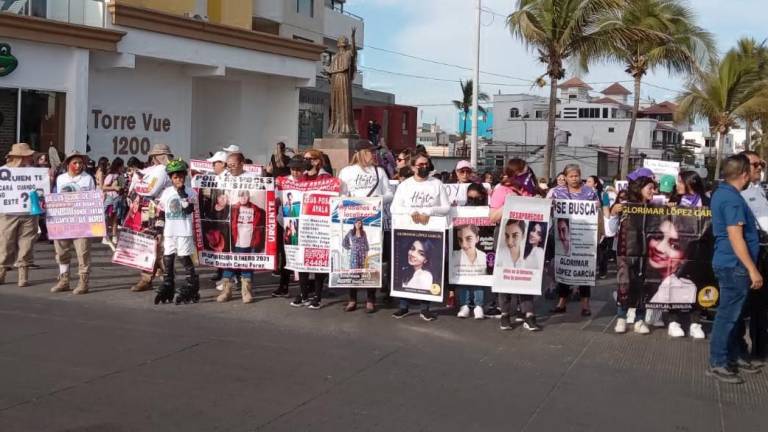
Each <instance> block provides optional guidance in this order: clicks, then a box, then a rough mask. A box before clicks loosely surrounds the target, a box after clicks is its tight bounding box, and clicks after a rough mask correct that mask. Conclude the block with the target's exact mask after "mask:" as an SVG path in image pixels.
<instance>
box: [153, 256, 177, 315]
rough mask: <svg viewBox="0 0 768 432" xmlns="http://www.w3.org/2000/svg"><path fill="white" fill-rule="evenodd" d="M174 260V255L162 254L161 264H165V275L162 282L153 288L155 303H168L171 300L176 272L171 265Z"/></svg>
mask: <svg viewBox="0 0 768 432" xmlns="http://www.w3.org/2000/svg"><path fill="white" fill-rule="evenodd" d="M174 261H176V255H175V254H174V255H163V265H165V276H163V283H162V284H160V286H159V287H157V288H156V289H155V292H156V293H157V295H156V296H155V304H160V303H170V302H172V301H173V292H174V289H175V285H176V272H175V271H174V268H173V265H174Z"/></svg>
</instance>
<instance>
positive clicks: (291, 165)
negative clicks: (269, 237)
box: [272, 156, 308, 297]
mask: <svg viewBox="0 0 768 432" xmlns="http://www.w3.org/2000/svg"><path fill="white" fill-rule="evenodd" d="M287 165H288V169H289V170H290V174H289V175H287V176H283V177H281V179H282V180H279V181H280V182H282V181H285V180H290V181H295V182H298V181H301V179H302V177H303V176H304V171H306V169H307V168H308V165H307V163H306V162H305V161H304V158H303V157H301V156H295V157H293V158H291V160H289V161H288V164H287ZM287 195H291V193H290V192H289V193H288V194H287ZM286 201H288V199H286ZM278 204H279V205H278V207H277V208H278V213H277V222H278V224H277V241H278V245H277V263H278V269H279V271H280V284H279V285H278V287H277V289H276V290H275V291H273V292H272V297H288V296H289V295H290V291H289V289H288V287H289V285H290V283H291V274H292V273H293V272H292V271H291V270H288V269H287V268H285V264H286V261H285V245H286V244H289V245H290V244H293V242H292V241H293V238H294V237H296V239H298V237H297V234H296V229H295V227H294V220H298V219H292V218H291V215H292V212H291V209H293V208H294V207H296V216H298V212H299V209H300V205H301V203H298V202H297V203H296V204H295V205H294V203H293V196H292V195H291V197H290V203H289V202H279V203H278ZM286 209H287V210H286Z"/></svg>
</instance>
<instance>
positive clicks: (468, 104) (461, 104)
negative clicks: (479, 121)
mask: <svg viewBox="0 0 768 432" xmlns="http://www.w3.org/2000/svg"><path fill="white" fill-rule="evenodd" d="M472 84H473V82H472V80H471V79H468V80H467V81H461V80H459V86H460V87H461V100H454V101H453V105H454V106H455V107H456V109H458V110H461V111H463V112H464V127H463V129H462V131H461V138H462V144H461V147H462V149H463V152H464V154H463V156H465V157H466V151H467V117H469V110H471V109H472ZM489 99H490V98H489V97H488V95H487V94H486V93H483V92H480V93H478V94H477V100H478V101H479V102H488V100H489ZM477 111H478V113H483V114H485V108H483V107H481V106H480V105H478V106H477Z"/></svg>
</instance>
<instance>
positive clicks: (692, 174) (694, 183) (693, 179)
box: [680, 171, 709, 206]
mask: <svg viewBox="0 0 768 432" xmlns="http://www.w3.org/2000/svg"><path fill="white" fill-rule="evenodd" d="M680 180H682V182H683V184H684V185H685V193H686V194H687V193H688V191H691V192H693V193H695V194H698V195H699V198H700V199H701V203H702V204H703V205H704V206H709V197H707V191H706V189H705V188H704V180H702V179H701V176H700V175H699V173H697V172H696V171H682V172H680Z"/></svg>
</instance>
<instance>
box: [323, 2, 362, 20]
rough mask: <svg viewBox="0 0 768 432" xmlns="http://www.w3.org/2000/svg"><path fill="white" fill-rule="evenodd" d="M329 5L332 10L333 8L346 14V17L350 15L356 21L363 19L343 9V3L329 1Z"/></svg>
mask: <svg viewBox="0 0 768 432" xmlns="http://www.w3.org/2000/svg"><path fill="white" fill-rule="evenodd" d="M329 7H330V9H333V10H335V11H336V12H338V13H340V14H343V15H346V16H348V17H352V18H354V19H356V20H358V21H363V17H361V16H359V15H355V14H353V13H352V12H348V11H346V10H344V3H336V2H331V4H330V5H329Z"/></svg>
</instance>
